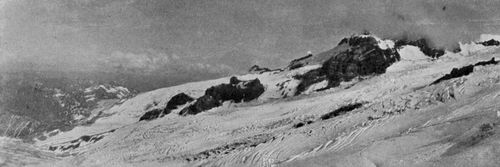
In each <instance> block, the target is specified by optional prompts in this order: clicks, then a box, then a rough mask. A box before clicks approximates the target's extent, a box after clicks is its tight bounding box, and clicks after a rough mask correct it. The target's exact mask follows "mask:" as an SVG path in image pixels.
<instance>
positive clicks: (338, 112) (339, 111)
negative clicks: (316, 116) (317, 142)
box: [321, 103, 363, 120]
mask: <svg viewBox="0 0 500 167" xmlns="http://www.w3.org/2000/svg"><path fill="white" fill-rule="evenodd" d="M362 106H363V103H354V104H349V105H347V106H342V107H340V108H338V109H336V110H334V111H332V112H329V113H327V114H325V115H322V116H321V120H327V119H330V118H333V117H336V116H339V115H343V114H345V113H347V112H349V111H352V110H354V109H357V108H360V107H362Z"/></svg>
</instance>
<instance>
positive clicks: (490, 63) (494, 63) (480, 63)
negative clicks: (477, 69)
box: [474, 57, 498, 66]
mask: <svg viewBox="0 0 500 167" xmlns="http://www.w3.org/2000/svg"><path fill="white" fill-rule="evenodd" d="M496 64H498V61H495V58H494V57H492V58H491V59H490V60H488V61H480V62H477V63H476V64H474V66H485V65H496Z"/></svg>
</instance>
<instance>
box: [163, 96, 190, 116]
mask: <svg viewBox="0 0 500 167" xmlns="http://www.w3.org/2000/svg"><path fill="white" fill-rule="evenodd" d="M193 100H194V98H192V97H190V96H188V95H186V94H185V93H179V94H177V95H175V96H173V97H172V98H171V99H170V100H169V101H168V103H167V107H165V109H164V110H163V114H164V115H167V114H170V112H171V111H172V110H175V109H177V107H178V106H180V105H184V104H186V103H188V102H191V101H193Z"/></svg>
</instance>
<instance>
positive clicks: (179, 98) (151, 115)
mask: <svg viewBox="0 0 500 167" xmlns="http://www.w3.org/2000/svg"><path fill="white" fill-rule="evenodd" d="M193 100H194V99H193V98H192V97H190V96H188V95H186V94H185V93H179V94H177V95H175V96H173V97H172V98H170V100H169V101H168V102H167V106H166V107H165V108H164V109H153V110H151V111H148V112H146V113H144V115H142V116H141V118H139V121H142V120H153V119H156V118H160V117H163V116H165V115H167V114H170V112H172V110H174V109H177V107H178V106H180V105H184V104H186V103H188V102H191V101H193Z"/></svg>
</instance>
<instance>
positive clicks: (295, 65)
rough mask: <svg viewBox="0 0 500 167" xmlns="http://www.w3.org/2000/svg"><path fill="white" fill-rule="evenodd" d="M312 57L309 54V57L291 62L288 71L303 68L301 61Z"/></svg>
mask: <svg viewBox="0 0 500 167" xmlns="http://www.w3.org/2000/svg"><path fill="white" fill-rule="evenodd" d="M312 56H313V55H312V54H308V55H306V56H304V57H301V58H298V59H294V60H292V61H291V62H290V64H289V65H288V69H290V70H293V69H297V68H300V67H303V66H304V64H303V63H302V62H301V61H302V60H305V59H307V58H310V57H312Z"/></svg>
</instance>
